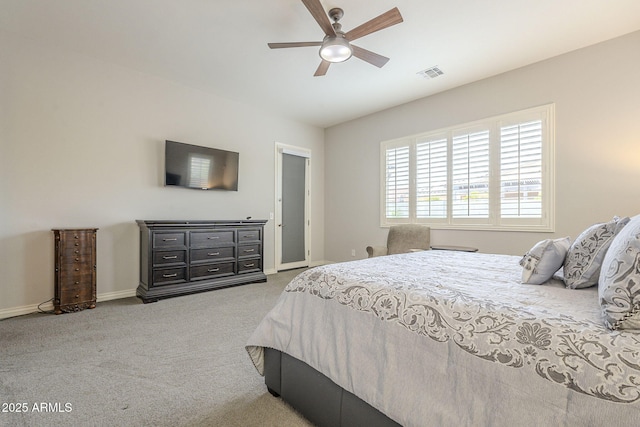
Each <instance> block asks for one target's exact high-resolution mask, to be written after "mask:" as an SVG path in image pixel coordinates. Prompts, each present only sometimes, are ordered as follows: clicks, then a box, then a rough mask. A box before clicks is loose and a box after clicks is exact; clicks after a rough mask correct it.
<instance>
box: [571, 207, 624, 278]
mask: <svg viewBox="0 0 640 427" xmlns="http://www.w3.org/2000/svg"><path fill="white" fill-rule="evenodd" d="M628 222H629V218H622V219H620V218H618V217H616V218H614V219H613V220H611V221H609V222H605V223H603V224H594V225H592V226H591V227H589V228H587V229H586V230H585V231H583V232H582V233H581V234H580V235H579V236H578V238H577V239H576V241H575V242H573V244H572V245H571V247H570V248H569V252H568V253H567V258H566V259H565V261H564V281H565V283H566V285H567V287H568V288H571V289H578V288H588V287H590V286H595V285H596V284H597V283H598V276H599V275H600V266H601V265H602V260H603V259H604V256H605V254H606V253H607V249H609V245H611V242H612V241H613V238H614V237H615V235H616V234H618V232H619V231H620V230H621V229H622V227H624V226H625V225H626V224H627V223H628Z"/></svg>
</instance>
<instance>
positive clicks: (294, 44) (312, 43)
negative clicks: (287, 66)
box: [267, 42, 322, 49]
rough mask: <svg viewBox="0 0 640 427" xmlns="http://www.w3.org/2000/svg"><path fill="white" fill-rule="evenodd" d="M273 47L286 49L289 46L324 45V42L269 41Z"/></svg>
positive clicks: (269, 44)
mask: <svg viewBox="0 0 640 427" xmlns="http://www.w3.org/2000/svg"><path fill="white" fill-rule="evenodd" d="M267 45H268V46H269V47H270V48H271V49H284V48H287V47H306V46H322V42H291V43H267Z"/></svg>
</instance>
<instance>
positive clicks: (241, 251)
mask: <svg viewBox="0 0 640 427" xmlns="http://www.w3.org/2000/svg"><path fill="white" fill-rule="evenodd" d="M256 255H260V245H243V246H238V258H241V257H247V256H256Z"/></svg>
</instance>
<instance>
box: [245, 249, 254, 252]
mask: <svg viewBox="0 0 640 427" xmlns="http://www.w3.org/2000/svg"><path fill="white" fill-rule="evenodd" d="M253 251H255V249H245V250H244V252H253Z"/></svg>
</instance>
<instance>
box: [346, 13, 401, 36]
mask: <svg viewBox="0 0 640 427" xmlns="http://www.w3.org/2000/svg"><path fill="white" fill-rule="evenodd" d="M402 21H403V19H402V15H400V11H399V10H398V8H397V7H394V8H393V9H391V10H390V11H388V12H385V13H383V14H382V15H380V16H378V17H376V18H373V19H372V20H370V21H367V22H365V23H364V24H362V25H360V26H358V27H356V28H354V29H353V30H351V31H349V32H348V33H347V34H345V37H346V39H347V40H349V41H352V40H356V39H359V38H360V37H363V36H366V35H368V34H371V33H375V32H376V31H380V30H384V29H385V28H387V27H390V26H392V25H396V24H399V23H401V22H402Z"/></svg>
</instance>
